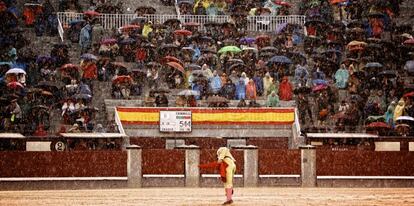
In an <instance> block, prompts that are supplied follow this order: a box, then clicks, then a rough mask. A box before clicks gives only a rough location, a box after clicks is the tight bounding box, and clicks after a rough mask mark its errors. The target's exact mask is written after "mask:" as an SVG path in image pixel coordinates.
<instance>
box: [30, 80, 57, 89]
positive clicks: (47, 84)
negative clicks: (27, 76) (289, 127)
mask: <svg viewBox="0 0 414 206" xmlns="http://www.w3.org/2000/svg"><path fill="white" fill-rule="evenodd" d="M62 86H63V85H62V83H60V82H57V81H41V82H39V83H37V85H36V88H45V89H51V90H58V89H60V88H62Z"/></svg>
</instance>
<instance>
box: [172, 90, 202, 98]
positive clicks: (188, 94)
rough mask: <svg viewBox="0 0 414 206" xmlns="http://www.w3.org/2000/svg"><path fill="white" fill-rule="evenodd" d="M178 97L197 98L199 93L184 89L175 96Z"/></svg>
mask: <svg viewBox="0 0 414 206" xmlns="http://www.w3.org/2000/svg"><path fill="white" fill-rule="evenodd" d="M177 95H178V96H198V95H200V92H199V91H194V90H191V89H186V90H183V91H181V92H179V93H178V94H177Z"/></svg>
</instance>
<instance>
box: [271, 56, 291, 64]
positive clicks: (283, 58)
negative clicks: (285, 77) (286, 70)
mask: <svg viewBox="0 0 414 206" xmlns="http://www.w3.org/2000/svg"><path fill="white" fill-rule="evenodd" d="M274 63H279V64H292V60H290V59H289V58H287V57H286V56H273V57H272V58H271V59H270V60H269V61H268V62H267V64H274Z"/></svg>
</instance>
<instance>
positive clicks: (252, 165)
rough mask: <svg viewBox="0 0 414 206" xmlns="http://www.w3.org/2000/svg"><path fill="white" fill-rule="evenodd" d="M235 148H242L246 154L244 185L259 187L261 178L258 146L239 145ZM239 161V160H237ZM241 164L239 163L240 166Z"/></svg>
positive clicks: (244, 154)
mask: <svg viewBox="0 0 414 206" xmlns="http://www.w3.org/2000/svg"><path fill="white" fill-rule="evenodd" d="M233 148H234V149H242V150H243V156H244V170H243V185H244V186H245V187H257V183H258V180H259V152H258V149H257V147H256V146H253V145H248V146H237V147H233ZM236 163H237V162H236ZM240 166H241V165H238V167H240Z"/></svg>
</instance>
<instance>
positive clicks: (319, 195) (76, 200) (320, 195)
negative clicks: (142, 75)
mask: <svg viewBox="0 0 414 206" xmlns="http://www.w3.org/2000/svg"><path fill="white" fill-rule="evenodd" d="M224 199H225V197H224V191H223V189H221V188H193V189H191V188H143V189H116V190H112V189H111V190H44V191H1V192H0V205H1V206H3V205H4V206H6V205H7V206H14V205H19V206H20V205H28V206H37V205H59V206H62V205H109V206H118V205H119V206H123V205H131V206H132V205H134V206H135V205H149V206H156V205H163V206H170V205H203V206H206V205H220V204H221V203H222V202H223V201H224ZM234 201H235V202H234V204H233V205H237V206H239V205H245V206H247V205H249V206H250V205H283V206H285V205H286V206H290V205H297V206H303V205H315V206H316V205H318V206H319V205H326V206H328V205H329V206H331V205H335V206H341V205H344V206H345V205H347V206H348V205H364V206H365V205H387V206H392V205H399V206H405V205H407V206H408V205H410V206H412V205H414V189H411V188H280V187H279V188H235V196H234Z"/></svg>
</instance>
